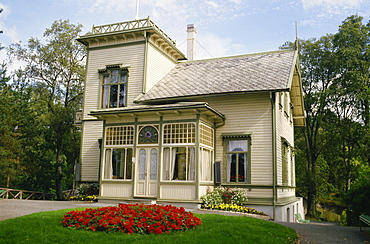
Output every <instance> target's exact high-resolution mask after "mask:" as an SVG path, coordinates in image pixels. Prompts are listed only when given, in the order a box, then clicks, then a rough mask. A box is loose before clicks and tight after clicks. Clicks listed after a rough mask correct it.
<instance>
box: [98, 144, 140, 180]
mask: <svg viewBox="0 0 370 244" xmlns="http://www.w3.org/2000/svg"><path fill="white" fill-rule="evenodd" d="M108 151H109V153H108ZM114 151H124V154H123V156H124V157H122V155H121V158H120V159H121V160H122V159H123V160H124V161H123V162H120V164H119V167H117V165H116V169H114V167H113V160H114ZM129 151H130V153H128V152H129ZM133 153H134V149H133V147H107V148H105V149H104V155H105V159H104V167H103V168H104V174H103V180H124V181H132V179H133V177H134V164H133V162H132V157H133ZM130 157H131V158H130ZM108 162H109V165H108V164H107V163H108ZM128 165H129V166H128ZM128 167H129V169H128ZM115 170H119V171H123V172H122V173H123V175H122V176H121V172H119V173H117V172H116V174H114V171H115ZM128 176H130V177H128Z"/></svg>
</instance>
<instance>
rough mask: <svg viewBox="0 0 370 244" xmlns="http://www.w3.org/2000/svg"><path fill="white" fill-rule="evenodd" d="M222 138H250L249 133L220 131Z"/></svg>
mask: <svg viewBox="0 0 370 244" xmlns="http://www.w3.org/2000/svg"><path fill="white" fill-rule="evenodd" d="M221 137H222V139H248V140H251V134H247V133H222V134H221Z"/></svg>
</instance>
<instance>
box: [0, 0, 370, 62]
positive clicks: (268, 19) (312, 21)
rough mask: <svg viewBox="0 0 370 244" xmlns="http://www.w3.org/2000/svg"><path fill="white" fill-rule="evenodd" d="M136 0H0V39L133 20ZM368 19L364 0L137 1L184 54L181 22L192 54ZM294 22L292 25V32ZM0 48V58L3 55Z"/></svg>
mask: <svg viewBox="0 0 370 244" xmlns="http://www.w3.org/2000/svg"><path fill="white" fill-rule="evenodd" d="M137 1H138V0H0V8H2V9H3V12H2V13H0V30H2V31H3V33H2V34H0V43H1V45H2V46H5V47H6V46H8V45H10V44H12V43H16V42H22V44H23V45H25V44H26V43H27V41H28V39H29V38H31V37H36V38H39V39H41V40H43V39H42V36H43V33H44V31H45V29H46V28H50V27H51V25H52V23H53V22H54V21H55V20H69V21H70V23H73V24H82V25H83V26H84V27H83V33H86V32H88V31H91V28H92V26H93V25H95V26H99V25H105V24H113V23H119V22H125V21H129V20H134V19H135V17H136V13H137ZM354 14H357V15H359V16H362V17H364V23H365V22H368V21H369V20H370V0H139V8H138V17H139V18H140V19H143V18H147V17H148V16H150V18H151V19H152V20H153V21H154V23H155V24H157V25H158V26H159V27H160V28H161V29H162V30H163V31H164V32H165V33H167V34H168V35H169V36H170V37H171V38H172V39H173V40H175V41H176V43H177V47H178V48H179V49H180V50H181V51H182V52H183V53H184V54H186V43H185V42H186V26H187V24H195V26H196V29H197V39H196V40H197V45H196V49H197V50H196V53H197V55H196V59H207V58H216V57H224V56H233V55H242V54H249V53H259V52H266V51H274V50H278V48H279V46H281V45H283V44H284V43H285V42H286V41H294V40H295V38H296V33H298V37H299V38H301V39H310V38H320V37H321V36H324V35H326V34H328V33H332V34H334V33H336V32H337V31H338V27H339V25H341V23H342V21H344V20H345V19H346V18H347V17H348V16H350V15H354ZM296 23H297V24H296ZM296 26H298V28H297V31H296ZM5 58H6V55H5V51H4V50H2V51H0V61H1V59H5Z"/></svg>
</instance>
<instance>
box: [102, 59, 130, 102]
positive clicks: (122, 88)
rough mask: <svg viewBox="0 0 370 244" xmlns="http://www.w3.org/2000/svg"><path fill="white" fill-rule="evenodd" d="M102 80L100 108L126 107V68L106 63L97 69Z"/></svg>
mask: <svg viewBox="0 0 370 244" xmlns="http://www.w3.org/2000/svg"><path fill="white" fill-rule="evenodd" d="M99 73H100V74H101V80H102V89H101V91H102V100H101V107H102V108H120V107H126V105H127V104H126V103H127V80H128V70H127V68H121V67H120V65H107V68H106V69H101V70H99Z"/></svg>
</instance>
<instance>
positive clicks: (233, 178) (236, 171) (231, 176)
mask: <svg viewBox="0 0 370 244" xmlns="http://www.w3.org/2000/svg"><path fill="white" fill-rule="evenodd" d="M247 160H248V159H247V154H245V153H233V154H228V155H227V161H228V168H227V175H228V177H227V181H228V182H247V180H248V175H247V168H248V161H247Z"/></svg>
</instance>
